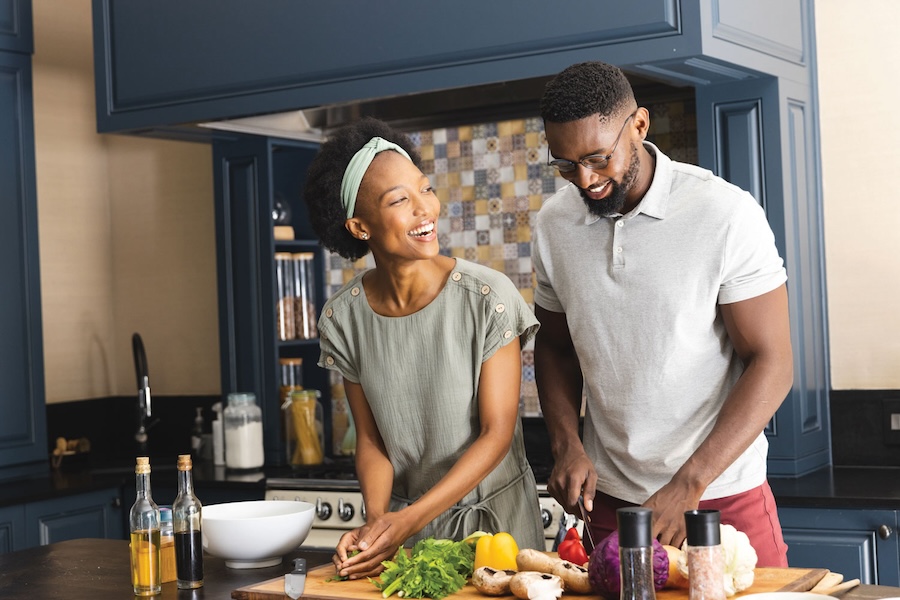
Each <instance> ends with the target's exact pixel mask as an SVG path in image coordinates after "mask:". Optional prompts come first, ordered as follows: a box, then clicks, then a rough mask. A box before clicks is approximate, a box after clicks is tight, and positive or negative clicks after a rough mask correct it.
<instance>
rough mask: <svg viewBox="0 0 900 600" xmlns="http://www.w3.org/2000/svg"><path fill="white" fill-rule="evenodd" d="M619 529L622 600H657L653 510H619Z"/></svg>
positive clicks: (617, 512)
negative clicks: (654, 574)
mask: <svg viewBox="0 0 900 600" xmlns="http://www.w3.org/2000/svg"><path fill="white" fill-rule="evenodd" d="M616 523H617V524H618V529H619V575H620V579H621V582H622V583H621V592H620V594H619V598H620V600H656V588H655V587H654V585H653V535H652V529H653V511H651V510H650V509H649V508H642V507H639V506H637V507H633V508H632V507H628V508H620V509H618V510H616Z"/></svg>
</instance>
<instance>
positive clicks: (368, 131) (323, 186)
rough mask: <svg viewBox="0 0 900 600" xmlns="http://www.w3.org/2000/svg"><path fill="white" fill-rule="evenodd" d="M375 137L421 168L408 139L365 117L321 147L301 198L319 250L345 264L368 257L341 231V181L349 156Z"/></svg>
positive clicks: (357, 242) (343, 216)
mask: <svg viewBox="0 0 900 600" xmlns="http://www.w3.org/2000/svg"><path fill="white" fill-rule="evenodd" d="M376 136H377V137H381V138H384V139H386V140H388V141H389V142H393V143H395V144H397V145H398V146H400V147H401V148H403V149H404V150H406V152H407V154H409V156H410V158H411V159H412V161H413V163H415V165H416V166H417V167H420V168H421V159H420V158H419V153H418V152H417V151H416V148H415V146H413V144H412V141H411V140H410V139H409V137H408V136H406V135H405V134H403V133H401V132H399V131H397V130H395V129H393V128H392V127H391V126H389V125H388V124H387V123H385V122H383V121H379V120H378V119H373V118H371V117H366V118H364V119H361V120H359V121H357V122H355V123H353V124H351V125H347V126H346V127H344V128H342V129H340V130H338V131H337V132H336V133H335V134H334V135H333V136H331V137H330V138H329V139H328V141H326V142H325V143H324V144H322V147H321V148H320V149H319V152H318V154H316V156H315V158H314V159H313V161H312V163H311V164H310V166H309V170H308V171H307V174H306V185H305V186H304V189H303V198H304V199H305V200H306V205H307V207H308V208H309V218H310V221H311V223H312V228H313V231H315V232H316V235H317V236H318V237H319V240H321V242H322V245H323V246H325V247H326V248H328V249H329V250H331V251H332V252H336V253H337V254H339V255H341V256H343V257H344V258H347V259H349V260H357V259H359V258H362V257H363V256H365V255H366V254H368V252H369V246H368V244H366V243H365V242H363V241H361V240H358V239H356V238H355V237H353V236H352V235H350V232H349V231H347V228H346V227H344V222H345V221H346V220H347V212H346V210H345V209H344V206H343V203H342V202H341V181H342V180H343V178H344V171H345V170H346V169H347V165H348V164H350V159H352V158H353V155H354V154H356V153H357V152H358V151H359V149H360V148H362V147H363V146H364V145H366V143H367V142H368V141H369V140H371V139H372V138H373V137H376Z"/></svg>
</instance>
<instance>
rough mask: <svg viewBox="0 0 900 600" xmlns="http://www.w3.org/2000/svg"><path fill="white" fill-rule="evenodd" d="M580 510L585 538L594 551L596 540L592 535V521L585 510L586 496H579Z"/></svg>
mask: <svg viewBox="0 0 900 600" xmlns="http://www.w3.org/2000/svg"><path fill="white" fill-rule="evenodd" d="M578 510H580V511H581V520H582V521H583V522H584V537H586V538H587V541H588V543H589V544H590V545H591V549H593V548H595V546H594V538H593V536H592V535H591V527H590V522H591V520H590V518H589V517H588V512H587V511H586V510H585V509H584V496H578Z"/></svg>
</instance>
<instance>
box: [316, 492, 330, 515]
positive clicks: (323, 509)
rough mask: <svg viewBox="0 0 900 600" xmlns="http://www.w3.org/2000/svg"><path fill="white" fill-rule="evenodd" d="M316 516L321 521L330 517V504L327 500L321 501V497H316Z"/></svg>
mask: <svg viewBox="0 0 900 600" xmlns="http://www.w3.org/2000/svg"><path fill="white" fill-rule="evenodd" d="M316 516H317V517H318V518H319V519H321V520H322V521H327V520H328V519H330V518H331V504H329V503H328V502H322V498H321V497H319V498H316Z"/></svg>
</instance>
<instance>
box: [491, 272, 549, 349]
mask: <svg viewBox="0 0 900 600" xmlns="http://www.w3.org/2000/svg"><path fill="white" fill-rule="evenodd" d="M485 286H488V284H485ZM485 311H486V317H487V331H486V335H485V339H484V352H483V354H482V362H483V361H486V360H487V359H489V358H490V357H491V356H493V355H494V353H496V352H497V350H499V349H500V348H502V347H503V346H505V345H507V344H509V343H510V342H512V341H513V340H514V339H516V338H519V340H520V343H521V345H522V346H524V345H525V344H526V343H528V341H529V340H531V338H533V337H534V336H535V334H536V333H537V330H538V329H539V328H540V323H539V322H538V320H537V317H535V316H534V312H533V311H532V310H531V307H529V306H528V303H527V302H525V299H524V298H522V294H520V293H519V290H518V289H516V287H515V286H514V285H513V283H512V281H510V280H509V278H508V277H506V276H505V275H503V274H502V273H499V272H498V277H497V278H496V280H495V281H494V282H493V286H492V288H491V290H490V292H489V293H487V294H485Z"/></svg>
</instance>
